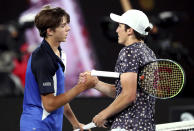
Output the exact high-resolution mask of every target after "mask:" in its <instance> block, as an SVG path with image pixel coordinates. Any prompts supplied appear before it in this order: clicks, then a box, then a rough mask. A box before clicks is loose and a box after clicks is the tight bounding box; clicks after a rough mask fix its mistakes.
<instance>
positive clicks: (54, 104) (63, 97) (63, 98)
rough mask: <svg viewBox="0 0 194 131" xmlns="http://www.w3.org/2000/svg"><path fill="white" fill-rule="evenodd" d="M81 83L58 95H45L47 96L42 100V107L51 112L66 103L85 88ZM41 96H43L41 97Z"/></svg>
mask: <svg viewBox="0 0 194 131" xmlns="http://www.w3.org/2000/svg"><path fill="white" fill-rule="evenodd" d="M83 86H85V85H83V84H78V85H76V86H75V87H74V88H72V89H70V90H68V91H67V92H65V93H64V94H60V95H58V96H54V95H53V94H49V95H47V96H45V97H47V98H46V99H45V100H44V101H43V105H44V108H45V109H46V110H47V111H48V112H52V111H54V110H56V109H58V108H59V107H61V106H63V105H65V104H67V103H68V102H70V101H71V100H72V99H73V98H75V97H76V96H77V95H79V94H80V93H81V92H83V91H84V90H85V89H84V88H83ZM42 98H43V97H42Z"/></svg>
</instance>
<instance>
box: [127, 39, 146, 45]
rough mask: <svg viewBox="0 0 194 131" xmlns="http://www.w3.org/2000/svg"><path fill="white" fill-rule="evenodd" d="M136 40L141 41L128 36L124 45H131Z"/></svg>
mask: <svg viewBox="0 0 194 131" xmlns="http://www.w3.org/2000/svg"><path fill="white" fill-rule="evenodd" d="M137 42H141V43H142V42H143V41H140V40H138V39H136V38H129V39H128V40H127V41H126V42H125V44H124V45H125V46H129V45H132V44H133V43H137Z"/></svg>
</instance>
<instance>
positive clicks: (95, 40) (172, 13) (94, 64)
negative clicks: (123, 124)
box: [0, 0, 194, 131]
mask: <svg viewBox="0 0 194 131" xmlns="http://www.w3.org/2000/svg"><path fill="white" fill-rule="evenodd" d="M192 3H193V2H192V0H187V1H182V0H162V1H159V0H19V1H9V0H1V1H0V104H1V108H0V112H1V118H0V130H1V131H19V120H20V115H21V112H22V100H23V91H24V85H25V70H26V66H27V61H28V58H29V56H30V54H31V52H32V51H33V50H34V49H36V47H37V46H39V44H40V42H41V40H42V38H40V37H39V34H38V31H37V30H36V28H34V23H33V18H34V16H35V14H36V13H37V12H38V11H39V10H40V9H41V7H42V6H43V5H45V4H51V5H53V6H60V7H62V8H64V9H65V10H66V11H67V12H68V13H69V14H70V19H71V22H70V26H71V31H70V34H69V36H68V40H67V42H65V43H62V44H61V47H62V49H63V50H64V51H65V52H66V55H67V70H66V73H67V79H66V87H65V88H67V89H70V88H72V87H73V86H74V85H75V84H76V81H77V79H78V76H79V73H81V72H83V71H86V70H91V69H97V70H104V71H114V65H115V63H116V59H117V56H118V53H119V51H120V49H121V48H122V46H121V45H118V43H117V35H116V33H115V30H116V27H117V25H116V24H115V23H113V22H112V21H111V20H110V19H109V14H110V13H116V14H120V15H121V14H122V13H123V12H124V11H125V10H127V9H130V8H134V9H140V10H142V11H144V12H145V13H146V14H147V15H148V16H149V19H150V21H151V23H152V24H153V27H154V28H153V30H152V32H151V34H150V35H149V36H148V38H147V39H146V43H147V45H148V46H149V47H150V48H151V49H153V50H154V51H155V53H156V55H157V57H158V58H166V59H172V60H174V61H176V62H178V63H179V64H180V65H181V66H182V67H183V68H184V70H185V74H186V83H185V85H184V88H183V90H182V91H181V93H180V94H179V95H178V96H176V97H175V98H172V99H169V100H158V101H157V103H156V116H155V118H156V123H157V124H158V123H166V122H173V121H182V120H185V119H194V86H193V80H194V52H193V50H194V43H193V40H192V38H193V34H194V24H193V23H194V13H193V12H194V11H193V4H192ZM100 79H101V80H103V81H105V82H110V83H114V79H107V78H106V79H105V78H103V79H102V78H100ZM111 101H112V99H110V98H107V97H105V96H103V94H100V93H99V92H98V91H96V90H92V89H91V90H88V91H86V92H83V93H82V94H80V96H78V97H77V98H75V99H74V100H73V101H72V102H71V103H70V104H71V106H72V108H73V110H74V112H75V114H76V115H77V117H78V119H79V120H80V121H81V122H84V123H89V122H90V121H91V120H92V118H93V116H94V115H95V114H96V113H98V112H99V111H100V110H101V109H103V108H104V107H106V106H107V105H108V104H109V103H110V102H111ZM185 114H186V115H185ZM63 130H64V131H69V130H71V126H70V124H69V122H68V121H67V120H66V119H65V118H64V128H63ZM94 130H101V131H102V130H104V129H100V128H99V129H97V128H96V129H94Z"/></svg>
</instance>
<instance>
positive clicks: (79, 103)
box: [0, 0, 194, 131]
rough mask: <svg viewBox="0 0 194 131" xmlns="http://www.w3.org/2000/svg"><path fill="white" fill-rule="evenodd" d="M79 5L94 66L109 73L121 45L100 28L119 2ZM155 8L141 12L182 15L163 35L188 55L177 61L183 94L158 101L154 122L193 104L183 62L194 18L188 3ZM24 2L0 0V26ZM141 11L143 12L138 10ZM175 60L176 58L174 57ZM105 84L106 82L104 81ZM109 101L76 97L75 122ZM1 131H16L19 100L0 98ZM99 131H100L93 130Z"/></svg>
mask: <svg viewBox="0 0 194 131" xmlns="http://www.w3.org/2000/svg"><path fill="white" fill-rule="evenodd" d="M77 1H78V3H79V4H80V6H81V8H82V12H83V17H84V19H85V24H86V26H87V27H88V31H89V36H90V39H91V41H92V43H93V44H92V47H93V49H94V53H97V59H98V64H97V65H98V66H97V67H96V68H98V69H101V70H107V71H113V70H114V65H115V61H116V59H117V55H118V52H119V51H120V49H121V48H122V46H120V45H118V44H117V42H114V41H111V40H110V39H108V38H107V37H106V36H105V35H104V33H103V29H102V27H101V22H102V21H103V20H104V18H105V17H107V16H109V14H110V13H111V12H114V13H117V14H122V13H123V11H122V8H121V5H120V2H119V0H77ZM131 1H132V4H133V7H134V8H137V9H141V7H140V6H139V4H138V2H137V0H131ZM154 2H155V7H154V9H153V10H151V11H146V10H144V11H145V12H146V13H147V14H148V15H149V16H157V14H158V13H160V12H162V11H177V12H179V13H183V14H185V16H184V19H182V20H181V21H180V22H179V23H177V24H174V25H173V26H171V27H168V28H167V29H166V32H171V34H172V36H173V37H172V40H173V41H175V42H179V43H181V45H182V46H183V47H184V48H186V49H187V50H188V52H189V53H188V54H189V55H188V56H184V57H182V59H181V60H180V61H178V62H179V63H180V64H181V65H182V66H183V68H184V70H185V74H186V84H185V86H184V88H183V91H182V92H181V93H180V94H179V95H178V96H177V97H176V98H173V99H170V100H160V101H158V102H157V104H156V123H165V122H170V121H171V120H172V119H170V117H172V116H173V115H174V114H173V112H172V111H170V109H171V108H173V109H174V107H177V106H186V105H188V106H190V105H194V102H193V101H194V95H193V93H194V87H193V80H194V67H193V65H192V64H191V63H189V62H188V61H187V58H188V57H191V58H192V59H194V54H193V53H194V52H193V49H194V43H193V40H192V39H193V34H194V26H193V23H194V16H193V2H192V0H186V1H182V0H157V1H156V0H155V1H154ZM28 6H29V5H28V2H27V0H18V1H16V0H14V1H8V0H1V1H0V24H6V23H8V22H9V21H11V20H14V19H17V17H18V16H19V14H20V13H21V12H22V11H24V10H25V9H27V8H28ZM142 10H143V9H142ZM175 57H176V56H175ZM107 81H109V80H107ZM111 101H112V100H111V99H108V98H76V99H75V100H73V101H72V102H71V105H72V108H73V110H74V111H75V114H76V115H77V117H78V119H79V120H80V121H82V122H85V123H88V122H90V121H91V119H92V117H93V116H94V115H95V114H96V113H98V112H99V111H100V110H101V109H103V108H104V107H106V106H107V105H108V103H110V102H111ZM0 103H1V107H0V112H1V118H0V130H1V131H18V130H19V119H20V114H21V111H22V97H8V98H1V100H0ZM67 130H71V127H70V125H69V123H68V122H67V121H66V119H65V121H64V131H67ZM95 130H101V131H102V129H95Z"/></svg>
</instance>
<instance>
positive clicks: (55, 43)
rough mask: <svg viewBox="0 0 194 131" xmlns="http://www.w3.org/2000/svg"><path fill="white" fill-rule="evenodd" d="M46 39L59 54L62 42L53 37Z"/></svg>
mask: <svg viewBox="0 0 194 131" xmlns="http://www.w3.org/2000/svg"><path fill="white" fill-rule="evenodd" d="M45 40H46V41H47V42H48V44H49V45H50V47H51V48H52V50H53V51H54V53H55V54H56V55H58V52H59V50H58V47H59V46H60V42H57V41H55V40H53V39H51V38H45Z"/></svg>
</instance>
